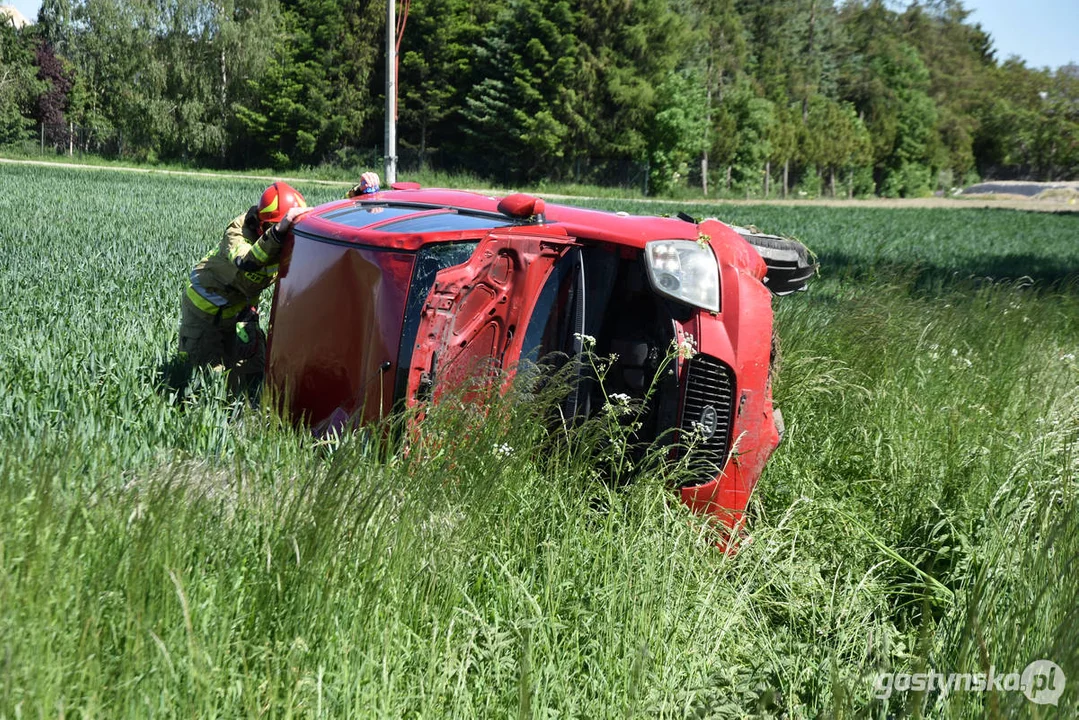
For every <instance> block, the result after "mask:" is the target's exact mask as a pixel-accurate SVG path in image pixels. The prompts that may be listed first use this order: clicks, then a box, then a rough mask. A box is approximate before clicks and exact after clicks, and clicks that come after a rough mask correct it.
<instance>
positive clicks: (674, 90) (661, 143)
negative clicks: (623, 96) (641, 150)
mask: <svg viewBox="0 0 1079 720" xmlns="http://www.w3.org/2000/svg"><path fill="white" fill-rule="evenodd" d="M706 103H707V98H706V94H705V89H704V87H703V86H702V85H701V83H700V81H699V78H697V77H696V76H695V74H691V73H673V72H672V73H671V74H670V75H669V76H668V78H667V80H666V81H665V82H664V83H663V84H662V85H660V86H659V88H658V90H657V100H656V105H657V112H656V119H655V122H654V123H653V125H652V130H651V132H650V133H649V139H648V142H649V148H648V162H649V168H650V172H651V176H650V181H651V187H652V188H653V190H654V191H655V192H663V191H666V190H669V189H670V188H671V187H672V186H674V185H678V184H680V183H681V182H684V180H685V179H686V178H687V177H688V176H689V163H690V162H692V161H693V160H695V159H696V158H698V157H700V154H701V152H703V151H704V144H705V142H706V138H707V136H708V115H707V112H708V108H707V106H706Z"/></svg>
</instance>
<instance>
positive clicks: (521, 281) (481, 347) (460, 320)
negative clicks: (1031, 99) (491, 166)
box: [406, 227, 576, 407]
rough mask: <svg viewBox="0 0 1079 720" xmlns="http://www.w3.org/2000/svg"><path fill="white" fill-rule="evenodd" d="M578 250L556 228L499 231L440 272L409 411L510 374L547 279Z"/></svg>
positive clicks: (418, 351)
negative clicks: (506, 372) (450, 391)
mask: <svg viewBox="0 0 1079 720" xmlns="http://www.w3.org/2000/svg"><path fill="white" fill-rule="evenodd" d="M575 247H576V243H575V241H574V239H573V238H570V237H568V236H567V235H566V233H565V231H564V230H563V229H561V228H558V227H538V228H537V227H527V228H519V229H516V228H511V229H503V230H496V231H492V232H491V233H489V234H488V235H487V236H486V237H485V238H484V239H483V240H481V241H480V244H479V245H478V246H477V247H476V250H475V252H474V253H473V254H472V257H471V258H470V259H469V260H468V262H466V263H463V264H461V265H455V266H453V267H450V268H446V269H445V270H442V271H441V272H439V273H438V275H436V277H435V282H434V285H433V286H432V288H431V292H430V294H429V295H428V297H427V302H426V303H425V304H424V307H423V310H422V311H421V318H420V324H419V329H418V332H417V333H416V346H415V349H414V350H413V353H412V360H411V363H410V367H409V377H408V391H407V395H406V398H407V403H408V405H409V406H410V407H411V406H414V405H416V404H417V403H419V402H424V401H427V400H431V399H438V397H439V396H440V395H441V394H442V393H444V392H445V391H446V390H448V389H452V388H467V387H469V386H472V387H483V386H489V381H493V380H496V379H498V378H501V377H503V372H502V371H503V370H505V369H511V370H512V365H513V364H514V363H516V361H517V359H518V358H519V357H520V355H521V348H522V343H523V342H524V336H525V332H524V330H525V327H526V325H527V323H528V321H529V318H530V317H531V315H532V312H533V310H534V308H535V305H536V301H537V298H538V297H539V295H540V292H541V291H542V289H543V287H544V284H545V283H546V281H547V278H548V277H549V276H550V274H551V271H552V269H553V268H554V267H555V265H556V264H557V263H558V262H559V260H560V259H561V258H563V257H564V256H565V255H566V254H567V253H569V252H571V250H573V249H574V248H575Z"/></svg>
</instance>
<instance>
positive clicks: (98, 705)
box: [0, 167, 1079, 719]
mask: <svg viewBox="0 0 1079 720" xmlns="http://www.w3.org/2000/svg"><path fill="white" fill-rule="evenodd" d="M262 188H263V185H262V184H261V183H259V182H256V181H246V180H237V179H235V178H233V179H220V178H206V179H202V178H193V177H185V178H177V177H166V176H160V175H156V176H155V175H152V174H150V175H135V174H129V173H118V172H108V171H98V170H94V171H78V170H63V169H44V168H30V167H2V168H0V218H2V219H3V222H2V223H0V718H4V719H6V718H39V717H42V718H44V717H95V718H96V717H101V718H128V717H131V718H142V717H150V716H152V717H178V718H196V717H198V718H202V717H222V718H226V717H229V718H231V717H329V718H336V717H347V716H352V717H386V718H400V717H408V718H445V717H454V718H457V717H461V718H470V717H478V718H505V717H518V718H603V717H619V718H622V717H628V718H633V717H663V718H738V717H786V718H816V717H873V718H890V717H907V716H911V717H944V718H951V717H956V718H980V717H994V718H1012V717H1026V716H1030V717H1073V716H1074V715H1075V713H1077V712H1079V215H1075V214H1073V215H1051V214H1038V213H1025V212H1018V211H1005V210H983V209H957V210H927V209H921V210H919V209H868V208H857V207H855V208H851V209H847V208H817V207H809V208H806V207H783V206H767V207H746V206H722V205H717V206H715V207H700V206H694V207H692V208H689V212H691V213H693V214H695V215H702V216H703V215H708V216H716V217H719V218H721V219H724V220H727V221H730V222H735V223H742V224H753V225H756V226H757V227H758V228H760V229H761V230H764V231H768V232H775V233H784V234H789V235H793V236H796V237H798V238H799V239H801V240H803V241H804V242H806V243H807V244H808V245H809V246H810V247H812V248H813V249H814V250H815V251H816V253H817V254H818V256H819V259H820V262H821V275H820V277H819V278H818V279H817V280H816V281H815V282H814V283H813V284H812V286H811V287H810V290H809V291H808V292H807V293H803V294H799V295H796V296H792V297H787V298H782V299H779V300H777V301H776V311H777V327H778V332H779V335H780V337H781V350H782V356H781V367H780V370H779V376H778V381H777V386H776V388H775V394H776V403H777V405H778V406H779V407H781V408H782V410H783V413H784V416H785V419H786V422H787V435H786V438H785V441H784V444H783V445H782V446H781V447H780V449H779V450H778V451H777V452H776V454H775V455H774V457H773V459H772V461H771V463H770V464H769V466H768V468H767V470H766V471H765V474H764V475H763V477H762V479H761V481H760V484H759V486H758V491H757V494H756V496H755V497H754V499H753V501H752V504H751V516H752V520H751V524H750V534H751V539H752V541H751V542H749V543H747V544H745V545H744V547H743V548H742V549H741V551H740V552H739V553H738V554H737V555H736V556H734V557H727V556H725V555H724V554H722V553H721V552H719V551H717V550H716V549H715V547H714V539H715V538H714V537H713V535H712V534H711V532H710V531H709V529H708V528H707V527H705V526H702V524H701V522H699V521H698V520H696V519H694V518H693V517H692V516H691V515H690V514H689V513H688V512H687V511H686V510H685V509H684V508H683V507H682V506H681V504H680V503H679V502H678V501H677V499H676V497H675V495H674V493H673V492H671V491H670V490H669V489H668V487H667V485H668V482H669V480H670V477H671V475H670V474H671V473H672V472H676V470H672V469H669V468H664V467H659V466H654V467H652V466H650V467H647V468H643V469H642V471H641V472H640V477H639V479H638V480H637V481H635V482H633V483H631V484H628V485H610V484H607V483H605V482H604V481H603V480H602V477H603V475H604V474H603V473H601V472H598V470H597V468H599V467H602V466H603V465H604V464H605V463H610V462H612V460H613V461H615V462H617V461H618V458H617V457H616V458H612V457H611V454H612V452H614V453H617V450H618V448H619V444H618V442H617V440H618V438H606V440H605V439H604V438H603V437H602V436H603V435H604V430H605V429H606V430H607V431H609V432H610V433H612V434H615V435H616V434H617V432H618V428H617V426H616V424H613V425H611V426H610V427H606V428H605V426H603V425H602V424H600V425H595V424H593V425H590V426H587V427H585V428H583V429H582V430H581V431H580V432H579V434H578V436H577V437H570V438H568V439H567V438H562V439H561V440H557V441H556V440H555V439H553V438H552V436H551V433H550V432H549V431H548V430H547V428H546V426H545V425H544V423H542V422H540V421H539V418H542V417H543V415H544V412H545V410H544V408H543V407H541V405H542V403H543V402H544V400H543V399H542V398H537V399H533V400H532V401H531V402H522V403H510V405H509V406H508V407H507V408H506V410H505V412H496V413H492V414H491V417H492V419H491V420H490V421H489V422H488V423H487V424H486V425H484V426H482V427H480V428H472V429H471V431H469V432H462V431H461V428H460V422H461V419H460V415H461V414H460V413H450V412H446V413H439V412H434V413H433V414H432V417H430V418H429V419H428V421H427V426H426V428H425V432H427V433H429V434H430V435H431V436H433V437H442V438H453V439H454V441H453V442H449V441H445V440H444V441H443V442H440V443H435V444H434V445H433V447H434V449H433V450H432V451H430V452H425V453H420V452H410V453H400V452H393V451H392V448H391V449H387V448H385V447H383V446H382V445H381V443H379V442H376V441H374V440H372V438H370V437H365V436H363V435H354V436H350V437H344V438H339V439H334V440H331V441H316V440H315V439H314V438H312V437H311V436H310V435H309V433H307V432H305V431H304V430H302V429H296V428H293V427H292V426H290V425H289V424H288V423H286V422H283V421H282V420H281V419H280V418H278V417H276V416H275V415H274V413H273V412H272V411H271V410H270V409H269V408H270V407H271V404H270V403H265V402H264V403H261V404H258V403H253V402H251V401H250V400H249V399H246V400H245V399H243V398H233V397H231V396H230V395H229V393H228V392H227V389H226V386H225V385H226V384H225V382H224V381H223V380H222V379H221V378H220V377H217V376H214V375H213V374H200V375H198V376H196V377H195V378H194V379H193V380H192V382H191V383H190V384H188V385H187V386H186V387H185V388H184V389H182V390H175V389H170V386H169V385H168V384H167V383H165V382H163V380H162V373H163V371H162V368H163V366H166V365H167V364H168V361H169V359H170V357H171V355H172V352H173V348H174V345H175V342H176V331H177V322H178V304H179V297H180V292H181V290H182V288H183V283H184V281H185V278H186V275H187V272H188V270H189V268H190V267H191V265H192V263H193V262H194V261H195V260H197V259H198V258H199V257H201V256H202V255H203V254H204V253H205V252H206V251H207V250H208V249H209V248H210V247H211V246H213V245H214V244H216V242H217V240H218V238H219V237H220V233H221V231H222V229H223V227H224V225H225V224H226V223H227V222H228V221H229V220H230V219H231V218H232V217H234V216H235V215H237V214H239V213H240V212H241V211H243V209H245V208H246V207H247V206H248V205H249V204H250V203H251V202H252V201H253V200H254V199H255V198H257V197H258V193H259V192H260V191H261V190H262ZM299 189H300V190H302V191H303V192H304V193H305V194H306V195H307V197H308V200H309V201H314V202H323V201H327V200H330V199H333V198H335V197H339V196H340V194H341V193H342V192H343V187H342V188H334V187H327V186H319V185H315V184H311V185H310V186H305V185H303V184H302V183H301V184H299ZM586 204H587V203H586ZM591 204H592V205H594V206H597V207H603V208H604V209H611V210H628V211H631V212H650V213H657V212H659V213H662V212H671V213H673V212H677V211H679V210H685V209H687V208H685V207H683V206H677V207H676V206H673V205H672V206H670V207H666V206H663V205H657V204H652V203H650V204H647V205H646V204H643V203H634V202H633V201H629V200H626V201H618V200H612V199H604V200H602V201H593V202H592V203H591ZM266 301H268V298H266ZM263 317H264V318H266V317H268V314H264V316H263ZM601 420H602V418H601ZM612 439H613V440H614V442H611V440H612ZM1038 659H1048V660H1051V661H1053V662H1055V663H1056V664H1057V665H1059V666H1060V668H1061V670H1062V672H1063V673H1064V674H1065V675H1066V677H1067V678H1068V684H1067V686H1066V688H1065V689H1064V692H1063V694H1062V695H1061V696H1060V697H1059V699H1058V703H1059V705H1057V706H1054V705H1039V704H1035V703H1032V702H1031V701H1029V700H1028V699H1027V698H1026V697H1025V696H1024V694H1023V693H1022V692H1016V691H1009V690H1007V689H1000V690H997V691H994V692H989V693H978V692H962V691H956V692H951V693H940V692H936V691H934V692H925V691H914V690H910V691H905V692H903V691H896V692H893V693H892V694H891V696H890V697H889V698H887V699H878V698H877V697H876V695H878V694H880V693H878V691H877V689H876V687H875V685H876V678H877V676H878V674H879V673H896V672H897V673H917V672H927V671H929V670H935V671H936V672H942V673H951V672H955V673H985V672H988V671H989V668H990V667H993V668H995V671H996V672H998V673H1012V672H1021V671H1022V670H1023V669H1024V668H1025V667H1026V666H1027V665H1028V664H1029V663H1030V662H1032V661H1034V660H1038Z"/></svg>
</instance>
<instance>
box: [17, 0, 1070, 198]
mask: <svg viewBox="0 0 1079 720" xmlns="http://www.w3.org/2000/svg"><path fill="white" fill-rule="evenodd" d="M384 7H385V6H384V5H382V6H381V7H380V6H379V5H378V4H377V3H372V2H368V1H367V0H362V1H359V2H352V1H351V0H175V1H174V2H171V3H164V4H163V3H158V2H151V1H150V0H47V1H46V2H45V3H44V4H43V6H42V9H41V13H40V23H39V24H38V25H37V26H33V27H30V28H27V29H25V30H22V31H18V32H16V31H15V30H13V29H12V28H10V27H5V31H4V32H5V33H6V35H7V36H9V37H8V38H7V39H6V40H4V44H5V47H7V48H8V49H7V50H5V52H7V53H12V52H14V54H13V55H12V56H11V57H10V58H5V59H4V60H3V62H5V63H6V64H7V65H10V66H11V67H12V68H13V69H16V70H17V69H18V68H23V69H25V68H26V58H25V57H24V56H20V55H19V54H18V52H15V51H14V50H13V49H14V48H19V47H21V48H24V49H25V48H27V47H36V46H37V43H38V42H39V41H42V40H43V41H46V42H47V43H49V46H50V47H52V48H55V50H56V52H57V53H58V55H59V57H60V58H61V60H62V61H63V63H62V64H63V73H62V74H63V76H64V77H65V78H66V77H68V76H70V77H71V79H72V83H73V85H72V87H71V89H70V91H69V92H67V93H66V97H65V98H63V99H64V102H65V103H66V105H65V107H64V108H63V115H64V118H65V121H68V122H73V123H74V124H75V125H76V126H77V128H78V131H77V137H78V139H79V142H78V144H79V145H80V146H81V148H80V149H81V150H83V151H84V152H91V153H93V152H97V153H104V154H107V155H109V156H111V157H121V158H132V159H137V160H148V159H155V160H156V159H160V160H162V161H165V162H181V163H184V164H194V165H213V166H218V167H251V166H265V165H271V166H274V167H276V168H278V169H284V168H292V169H295V168H298V167H309V166H316V165H320V164H326V163H333V162H338V161H340V159H341V158H346V159H347V160H346V164H348V163H352V164H355V163H356V162H358V159H360V158H362V159H363V160H364V162H365V163H367V164H368V165H371V164H374V165H378V164H380V163H379V159H380V158H379V157H378V155H379V154H380V152H381V151H380V149H379V146H380V142H381V138H382V137H383V121H384V120H385V117H384V110H383V108H384V97H383V93H384V87H385V79H386V78H385V64H384V62H383V59H384V57H385V56H384V52H385V49H384V45H385V42H386V36H385V28H384V13H383V10H384ZM410 8H411V10H410V13H409V14H410V16H411V17H410V19H409V22H408V24H407V25H406V30H405V33H404V36H403V39H402V42H401V55H400V57H399V71H400V72H399V77H398V80H399V84H398V92H399V98H398V100H399V102H398V110H399V113H398V117H399V121H400V127H399V132H398V139H399V144H400V147H401V152H400V156H401V160H402V165H403V169H413V166H416V167H419V168H423V169H426V166H427V165H429V164H430V165H432V166H433V167H434V168H435V169H436V170H438V171H451V172H452V171H460V170H463V171H466V172H470V173H474V174H479V175H481V176H483V177H485V178H487V179H492V178H494V179H497V180H498V181H500V182H503V183H505V184H514V183H519V182H540V181H543V180H551V181H562V180H564V179H567V178H569V177H573V178H574V180H575V181H576V182H582V181H585V182H597V183H606V184H615V183H618V184H622V185H633V186H634V187H640V186H642V185H644V184H645V183H644V182H643V181H644V173H645V172H648V173H649V174H650V175H651V177H650V178H649V179H650V181H651V186H652V188H653V189H654V190H656V191H662V192H666V191H668V190H674V189H675V188H681V189H682V190H684V189H685V186H687V185H688V184H689V183H690V182H692V183H693V184H694V185H696V184H698V183H699V184H700V186H701V188H702V191H704V192H705V194H707V193H708V192H709V191H710V188H715V187H717V186H719V187H720V188H721V189H722V191H723V192H731V193H736V194H738V195H745V196H754V195H760V194H762V193H764V192H769V193H770V192H771V187H772V186H773V185H778V184H779V183H780V179H781V178H782V180H783V182H784V184H785V185H786V186H789V185H790V184H792V183H796V184H799V185H801V186H803V187H816V186H818V185H819V186H821V187H822V188H823V189H824V191H825V193H827V194H832V193H834V194H837V195H840V194H843V193H844V191H845V192H846V193H847V194H850V193H852V192H854V188H855V185H857V186H858V188H859V190H865V191H870V192H876V193H879V194H884V195H887V196H896V197H900V196H902V197H911V196H920V195H924V194H927V193H929V192H931V191H933V190H936V189H947V188H943V187H942V186H941V185H940V183H939V180H940V179H941V178H947V177H948V175H949V174H950V175H951V177H952V178H953V179H957V178H965V177H971V176H979V177H987V178H993V177H1002V178H1006V179H1009V178H1017V177H1022V178H1035V179H1067V178H1075V177H1079V118H1077V116H1076V110H1075V108H1076V107H1079V89H1077V85H1079V80H1077V78H1079V71H1077V70H1076V68H1075V67H1074V66H1071V67H1064V68H1059V69H1057V70H1055V71H1051V70H1035V69H1031V68H1028V67H1026V66H1025V65H1024V64H1023V63H1022V62H1018V61H1015V60H1008V61H1005V62H1003V63H1001V62H998V61H997V59H996V58H995V56H994V50H993V48H992V43H991V41H990V38H989V36H988V35H987V34H986V33H985V32H984V31H983V30H982V29H981V27H980V26H978V25H977V24H975V23H973V22H971V19H970V13H969V11H967V10H966V9H964V8H963V6H962V5H961V4H960V3H958V2H954V1H953V0H947V1H945V2H934V3H928V4H919V3H914V4H911V5H910V6H908V7H906V8H905V9H899V8H898V7H896V6H894V4H890V3H886V2H884V1H883V0H865V1H860V2H846V3H836V2H834V0H779V1H776V0H768V1H767V2H766V1H764V0H749V1H747V2H739V3H735V2H733V1H732V0H636V1H635V2H628V3H627V2H624V1H623V0H587V1H586V2H578V3H576V4H574V3H569V2H567V1H566V0H483V1H482V2H465V1H464V0H416V2H415V3H410ZM401 10H402V11H403V10H404V6H402V7H401ZM20 57H21V58H22V59H20ZM31 64H33V61H31ZM38 64H39V65H40V64H41V61H38ZM38 70H39V74H40V72H41V71H42V68H38ZM49 73H52V75H51V76H56V72H55V68H53V69H52V70H49V71H48V72H46V74H47V75H48V74H49ZM672 78H683V79H688V78H692V80H689V81H688V82H691V83H692V87H690V86H689V85H687V84H686V82H682V81H681V80H677V81H676V80H674V79H672ZM679 83H680V84H679ZM675 85H678V86H677V87H676V86H675ZM65 86H66V81H65ZM46 90H47V88H46V87H44V86H41V85H40V84H39V83H37V81H36V79H35V78H33V77H31V74H30V73H29V72H24V71H21V70H20V71H18V72H11V73H7V74H5V75H4V80H3V87H0V144H7V145H11V144H12V143H18V142H19V141H20V140H21V139H24V137H25V136H26V134H27V133H26V130H27V125H28V123H27V121H26V119H25V118H28V117H31V116H35V117H38V116H42V117H43V114H42V113H41V112H40V110H41V108H44V107H46V106H48V107H52V109H53V111H52V112H50V113H46V114H48V115H50V117H52V116H56V117H58V114H57V113H59V112H60V110H59V107H58V106H59V104H61V103H60V102H59V101H60V99H61V98H60V95H63V93H59V94H57V95H56V97H53V98H51V99H50V98H49V97H48V95H47V93H46ZM54 91H55V88H54ZM54 94H55V93H54ZM35 108H37V110H38V111H39V112H37V115H34V112H35ZM701 118H703V120H701ZM56 132H57V133H58V132H59V131H58V130H57V131H56ZM56 144H58V143H56ZM646 167H647V168H650V170H648V171H646V170H645V168H646ZM811 173H820V174H822V177H821V178H818V179H814V178H811V177H809V175H810V174H811ZM675 174H677V175H678V182H677V183H675V182H674V177H675ZM870 175H871V176H872V183H873V187H872V188H870V187H868V184H867V183H868V178H869V176H870ZM855 178H858V180H857V181H855Z"/></svg>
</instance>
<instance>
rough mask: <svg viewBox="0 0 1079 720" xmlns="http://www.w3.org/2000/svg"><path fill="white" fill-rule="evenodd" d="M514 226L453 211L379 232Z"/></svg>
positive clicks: (391, 225)
mask: <svg viewBox="0 0 1079 720" xmlns="http://www.w3.org/2000/svg"><path fill="white" fill-rule="evenodd" d="M512 224H513V223H512V221H510V220H509V219H508V218H500V217H496V216H493V215H470V214H468V213H459V212H452V211H451V212H444V213H437V214H435V215H418V216H416V217H410V218H405V219H404V220H398V221H396V222H392V223H388V224H386V225H383V226H381V227H380V228H379V230H380V231H382V232H397V233H405V232H408V233H423V232H449V231H452V230H491V229H494V228H500V227H505V226H507V225H512Z"/></svg>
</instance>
